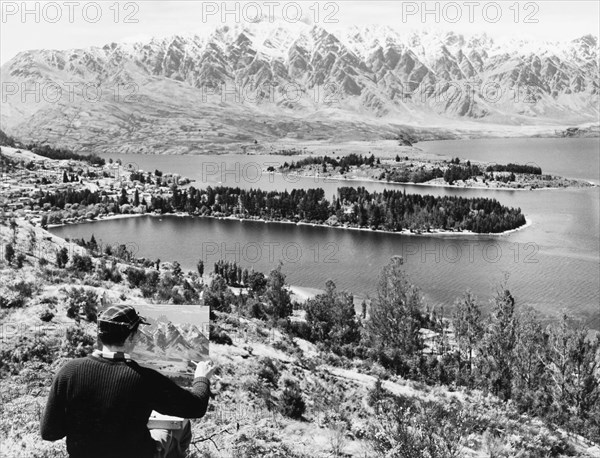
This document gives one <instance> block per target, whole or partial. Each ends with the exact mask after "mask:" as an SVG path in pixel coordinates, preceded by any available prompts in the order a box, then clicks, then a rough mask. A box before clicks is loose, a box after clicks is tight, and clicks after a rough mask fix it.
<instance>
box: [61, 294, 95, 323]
mask: <svg viewBox="0 0 600 458" xmlns="http://www.w3.org/2000/svg"><path fill="white" fill-rule="evenodd" d="M97 313H98V295H97V294H96V293H95V292H94V291H92V290H90V289H85V288H71V290H70V291H68V292H67V316H68V317H69V318H73V319H74V320H76V321H79V318H80V315H81V314H84V315H85V317H86V319H88V320H89V321H94V322H95V321H96V317H97Z"/></svg>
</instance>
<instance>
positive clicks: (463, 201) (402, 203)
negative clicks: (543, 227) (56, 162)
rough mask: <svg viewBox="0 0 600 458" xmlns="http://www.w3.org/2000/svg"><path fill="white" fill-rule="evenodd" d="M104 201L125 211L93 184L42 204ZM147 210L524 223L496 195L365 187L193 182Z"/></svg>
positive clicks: (472, 225) (442, 223) (488, 227)
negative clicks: (329, 190) (331, 193)
mask: <svg viewBox="0 0 600 458" xmlns="http://www.w3.org/2000/svg"><path fill="white" fill-rule="evenodd" d="M100 202H101V203H102V204H103V205H105V206H110V208H111V210H112V211H115V212H118V211H120V210H118V209H119V205H120V204H119V203H118V202H115V201H114V199H111V198H108V197H107V196H103V195H101V194H100V193H99V192H92V191H90V190H88V189H85V190H80V191H74V190H68V191H57V192H55V193H52V194H51V193H46V194H44V195H43V196H42V197H41V198H40V199H39V201H38V204H39V205H40V206H42V207H43V206H44V205H45V204H47V205H49V206H50V207H51V208H60V209H63V208H65V205H66V204H74V203H78V204H81V205H86V206H87V205H96V204H98V203H100ZM146 210H147V211H159V212H161V213H171V212H178V211H181V212H187V213H190V214H199V215H204V216H210V215H212V216H239V217H244V218H262V219H265V220H282V219H285V220H290V221H306V222H313V223H320V224H324V223H325V222H326V221H328V220H329V219H330V218H331V217H335V218H336V220H337V223H338V224H347V225H350V226H352V227H368V228H373V229H380V230H385V231H390V232H397V231H401V230H405V229H411V230H430V229H453V230H454V229H456V230H469V231H473V232H477V233H497V232H503V231H506V230H509V229H515V228H517V227H519V226H522V225H523V224H525V217H524V216H523V214H522V213H521V210H520V209H515V208H508V207H504V206H502V205H501V204H500V203H499V202H498V201H497V200H495V199H487V198H463V197H454V196H442V197H434V196H430V195H426V196H422V195H420V194H406V192H402V191H398V190H385V191H383V192H372V193H371V192H369V191H367V190H366V189H365V188H362V187H359V188H350V187H344V188H340V189H339V190H338V196H337V197H335V198H334V199H333V200H332V202H329V201H328V200H327V199H326V198H325V191H324V190H323V189H321V188H318V189H306V190H303V189H294V190H292V191H291V192H288V191H282V192H279V191H261V190H258V189H250V190H245V189H240V188H228V187H216V188H212V187H208V188H206V189H203V190H198V189H195V188H194V187H190V188H189V189H187V190H185V191H180V190H179V189H178V188H177V187H174V188H173V192H172V195H171V197H170V198H163V197H154V198H152V202H150V203H149V206H148V207H147V208H146ZM348 210H349V211H348ZM235 273H236V277H235V278H233V277H232V278H230V277H229V276H228V281H234V280H235V281H236V282H239V278H238V275H237V272H235Z"/></svg>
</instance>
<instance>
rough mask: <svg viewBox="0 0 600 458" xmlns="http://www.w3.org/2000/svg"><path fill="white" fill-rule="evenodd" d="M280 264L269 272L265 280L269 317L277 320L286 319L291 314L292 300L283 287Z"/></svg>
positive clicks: (284, 284)
mask: <svg viewBox="0 0 600 458" xmlns="http://www.w3.org/2000/svg"><path fill="white" fill-rule="evenodd" d="M281 267H282V264H281V263H280V264H279V266H277V268H276V269H273V270H271V272H270V273H269V277H268V278H267V288H266V292H265V299H266V301H267V304H268V305H269V309H268V313H269V315H270V316H271V317H272V318H273V319H275V320H277V319H280V318H287V317H288V316H290V315H291V314H292V311H293V310H292V300H291V299H290V292H289V291H288V289H287V288H286V287H285V286H286V283H285V275H284V274H283V273H282V272H281Z"/></svg>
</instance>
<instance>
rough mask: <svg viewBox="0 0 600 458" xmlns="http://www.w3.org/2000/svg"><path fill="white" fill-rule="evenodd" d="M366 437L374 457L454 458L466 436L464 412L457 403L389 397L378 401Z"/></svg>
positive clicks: (457, 454) (459, 451) (459, 452)
mask: <svg viewBox="0 0 600 458" xmlns="http://www.w3.org/2000/svg"><path fill="white" fill-rule="evenodd" d="M377 405H378V409H376V412H377V414H376V420H375V421H374V422H373V423H371V424H370V425H369V428H368V431H367V438H368V440H369V442H370V444H371V446H372V448H373V450H374V452H375V456H379V457H394V458H455V457H458V456H460V454H461V449H462V447H461V440H462V438H463V437H464V436H466V429H467V428H466V422H465V417H466V415H465V413H464V411H463V407H462V405H460V404H459V403H457V402H455V403H450V404H438V403H432V402H420V401H414V400H411V399H409V398H400V397H392V398H391V399H390V398H387V399H385V400H384V401H381V402H379V403H378V404H377Z"/></svg>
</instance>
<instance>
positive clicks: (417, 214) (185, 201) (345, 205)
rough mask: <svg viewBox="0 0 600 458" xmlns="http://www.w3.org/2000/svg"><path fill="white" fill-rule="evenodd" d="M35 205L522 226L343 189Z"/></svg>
mask: <svg viewBox="0 0 600 458" xmlns="http://www.w3.org/2000/svg"><path fill="white" fill-rule="evenodd" d="M38 203H39V205H40V206H44V204H50V206H51V207H55V208H59V209H63V208H64V206H65V204H74V203H78V204H82V205H91V204H99V203H103V204H107V206H109V207H110V211H113V212H119V211H120V206H123V205H124V204H133V205H135V206H137V205H139V204H140V203H141V204H145V205H146V211H158V212H160V213H173V212H185V213H189V214H191V215H202V216H217V217H227V216H234V217H239V218H260V219H264V220H267V221H281V220H287V221H294V222H307V223H315V224H325V223H326V222H327V224H332V225H347V226H350V227H362V228H371V229H376V230H377V229H378V230H385V231H390V232H398V231H402V230H412V231H429V230H433V229H441V230H458V231H463V230H466V231H473V232H476V233H499V232H503V231H507V230H511V229H515V228H518V227H520V226H522V225H524V224H525V217H524V215H523V214H522V213H521V209H520V208H516V209H515V208H508V207H505V206H503V205H501V204H500V203H499V202H498V201H497V200H495V199H487V198H463V197H455V196H443V197H435V196H431V195H425V196H423V195H420V194H407V193H406V192H405V191H398V190H393V191H390V190H384V191H383V192H369V191H367V190H366V189H365V188H363V187H359V188H352V187H343V188H340V189H339V190H338V194H337V196H334V197H333V198H332V200H331V201H329V200H327V199H326V198H325V191H324V190H323V189H321V188H317V189H294V190H292V191H290V192H288V191H262V190H259V189H250V190H245V189H240V188H232V187H216V188H212V187H208V188H206V189H202V190H200V189H196V188H194V187H190V188H189V189H186V190H181V189H178V188H177V187H173V189H172V193H171V195H170V196H168V197H160V196H156V197H153V198H152V199H151V202H139V197H137V198H136V196H134V197H130V196H127V194H125V193H124V192H122V193H121V196H120V197H119V198H118V200H117V201H115V199H114V198H111V197H108V196H106V195H102V194H100V193H98V192H91V191H87V190H84V191H64V192H55V193H47V194H44V195H43V196H42V197H41V198H40V199H39V202H38Z"/></svg>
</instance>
